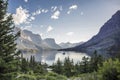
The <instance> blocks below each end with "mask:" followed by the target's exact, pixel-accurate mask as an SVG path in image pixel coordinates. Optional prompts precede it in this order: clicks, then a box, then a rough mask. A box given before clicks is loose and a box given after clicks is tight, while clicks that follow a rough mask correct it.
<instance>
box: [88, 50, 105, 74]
mask: <svg viewBox="0 0 120 80" xmlns="http://www.w3.org/2000/svg"><path fill="white" fill-rule="evenodd" d="M103 61H104V60H103V57H102V56H101V55H98V54H97V51H96V50H95V52H94V53H93V56H92V57H91V60H90V67H91V69H90V72H93V71H97V70H98V66H102V63H103Z"/></svg>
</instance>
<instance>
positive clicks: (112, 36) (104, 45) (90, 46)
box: [64, 11, 120, 55]
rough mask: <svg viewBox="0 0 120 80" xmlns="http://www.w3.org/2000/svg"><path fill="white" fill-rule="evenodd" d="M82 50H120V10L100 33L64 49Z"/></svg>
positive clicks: (117, 51)
mask: <svg viewBox="0 0 120 80" xmlns="http://www.w3.org/2000/svg"><path fill="white" fill-rule="evenodd" d="M64 50H72V51H81V52H94V51H95V50H97V51H98V52H99V53H109V54H112V55H114V54H116V53H119V52H120V11H117V12H116V13H115V14H114V15H113V16H112V18H111V19H110V20H108V21H107V22H106V23H105V24H104V25H103V26H102V27H101V29H100V31H99V33H98V34H97V35H95V36H94V37H92V38H91V39H90V40H88V41H87V42H85V43H84V44H82V45H79V46H76V47H73V48H69V49H64Z"/></svg>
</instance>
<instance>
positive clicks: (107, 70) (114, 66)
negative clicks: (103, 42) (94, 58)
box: [99, 59, 120, 80]
mask: <svg viewBox="0 0 120 80" xmlns="http://www.w3.org/2000/svg"><path fill="white" fill-rule="evenodd" d="M99 72H100V73H101V74H102V79H103V80H120V78H119V76H120V61H119V60H118V59H115V60H112V59H108V60H106V61H105V62H103V66H102V67H99Z"/></svg>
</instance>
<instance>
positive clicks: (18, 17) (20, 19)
mask: <svg viewBox="0 0 120 80" xmlns="http://www.w3.org/2000/svg"><path fill="white" fill-rule="evenodd" d="M29 16H30V15H29V13H28V10H26V9H23V8H22V7H21V6H19V7H18V8H17V9H16V14H13V21H14V23H15V24H16V25H20V24H22V23H25V22H27V19H28V17H29Z"/></svg>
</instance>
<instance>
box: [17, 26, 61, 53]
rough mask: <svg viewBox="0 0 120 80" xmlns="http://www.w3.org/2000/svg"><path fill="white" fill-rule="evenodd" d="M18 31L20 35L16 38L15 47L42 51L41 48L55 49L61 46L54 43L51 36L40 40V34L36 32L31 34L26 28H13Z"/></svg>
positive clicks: (23, 49)
mask: <svg viewBox="0 0 120 80" xmlns="http://www.w3.org/2000/svg"><path fill="white" fill-rule="evenodd" d="M18 31H20V33H21V35H20V37H19V38H18V39H17V41H16V43H17V48H18V49H20V50H22V51H30V52H31V51H32V52H36V51H42V50H55V49H61V47H60V46H59V45H58V44H56V42H55V40H54V39H52V38H47V39H45V40H42V38H41V36H40V35H38V34H33V33H32V32H31V31H28V30H21V29H19V28H17V27H16V28H15V32H18Z"/></svg>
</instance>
